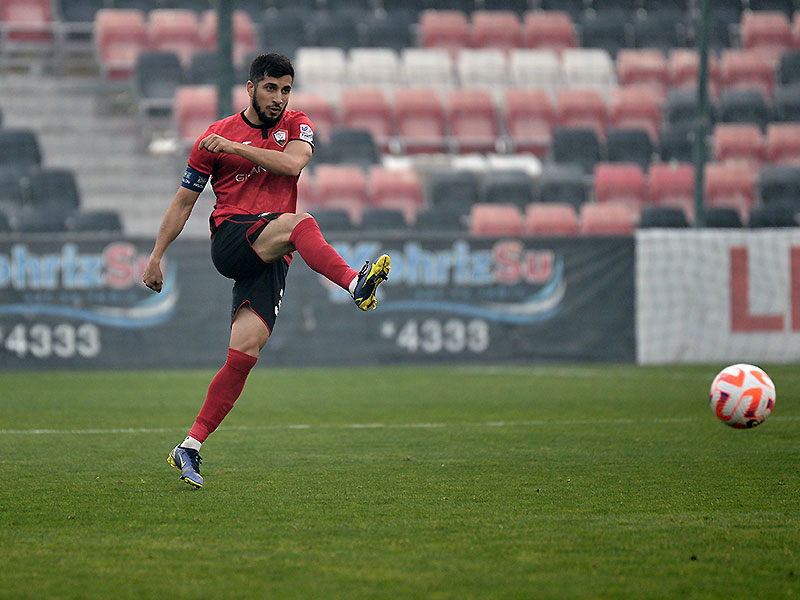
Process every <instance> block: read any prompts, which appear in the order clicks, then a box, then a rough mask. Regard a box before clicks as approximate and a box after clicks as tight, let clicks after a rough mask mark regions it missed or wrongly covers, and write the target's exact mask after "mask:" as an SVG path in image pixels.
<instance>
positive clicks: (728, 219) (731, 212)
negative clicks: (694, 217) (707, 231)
mask: <svg viewBox="0 0 800 600" xmlns="http://www.w3.org/2000/svg"><path fill="white" fill-rule="evenodd" d="M705 226H706V227H710V228H717V229H732V228H739V227H742V218H741V217H740V216H739V213H738V211H737V210H736V209H735V208H726V207H724V206H717V207H713V208H706V209H705Z"/></svg>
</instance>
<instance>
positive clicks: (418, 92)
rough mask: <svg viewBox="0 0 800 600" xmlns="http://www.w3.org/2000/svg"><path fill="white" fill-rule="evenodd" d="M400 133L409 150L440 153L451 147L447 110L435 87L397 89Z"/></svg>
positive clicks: (403, 146) (398, 130)
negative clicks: (449, 144)
mask: <svg viewBox="0 0 800 600" xmlns="http://www.w3.org/2000/svg"><path fill="white" fill-rule="evenodd" d="M394 106H395V122H396V127H397V136H398V140H399V142H400V144H401V145H402V148H403V150H404V152H405V153H407V154H419V153H431V152H433V153H437V152H443V151H445V150H446V149H447V139H446V135H447V131H446V123H447V113H446V110H445V105H444V102H442V100H441V99H440V96H439V95H438V93H437V91H436V90H435V89H412V88H400V89H398V90H396V91H395V96H394Z"/></svg>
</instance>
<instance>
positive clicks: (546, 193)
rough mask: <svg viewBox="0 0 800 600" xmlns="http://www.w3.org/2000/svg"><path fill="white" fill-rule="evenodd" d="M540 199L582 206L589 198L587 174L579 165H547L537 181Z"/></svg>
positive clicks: (576, 206)
mask: <svg viewBox="0 0 800 600" xmlns="http://www.w3.org/2000/svg"><path fill="white" fill-rule="evenodd" d="M537 186H538V199H539V201H541V202H548V203H566V204H570V205H572V206H573V207H575V208H576V209H577V208H580V206H581V205H583V204H585V203H586V202H587V201H588V199H589V190H588V186H587V183H586V175H585V174H584V172H583V169H582V168H581V167H580V166H577V165H545V166H544V167H543V168H542V173H541V175H540V176H539V180H538V182H537Z"/></svg>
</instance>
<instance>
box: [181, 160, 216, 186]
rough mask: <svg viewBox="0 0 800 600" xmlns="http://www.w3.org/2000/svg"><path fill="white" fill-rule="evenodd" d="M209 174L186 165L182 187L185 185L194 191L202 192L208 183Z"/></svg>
mask: <svg viewBox="0 0 800 600" xmlns="http://www.w3.org/2000/svg"><path fill="white" fill-rule="evenodd" d="M208 178H209V175H206V174H205V173H201V172H200V171H198V170H197V169H193V168H192V167H190V166H189V165H186V172H185V173H184V174H183V181H181V187H185V188H187V189H189V190H192V191H193V192H202V191H203V190H204V189H205V187H206V184H207V183H208Z"/></svg>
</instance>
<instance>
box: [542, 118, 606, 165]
mask: <svg viewBox="0 0 800 600" xmlns="http://www.w3.org/2000/svg"><path fill="white" fill-rule="evenodd" d="M551 156H552V158H553V161H554V162H557V163H570V164H574V165H577V166H579V167H580V168H582V169H583V171H584V172H585V173H591V172H592V171H594V166H595V165H596V164H597V163H598V162H600V160H601V158H602V148H601V145H600V140H599V139H598V137H597V133H596V132H595V130H594V129H591V128H585V127H581V128H571V127H557V128H556V129H555V130H554V132H553V144H552V146H551Z"/></svg>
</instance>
